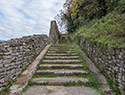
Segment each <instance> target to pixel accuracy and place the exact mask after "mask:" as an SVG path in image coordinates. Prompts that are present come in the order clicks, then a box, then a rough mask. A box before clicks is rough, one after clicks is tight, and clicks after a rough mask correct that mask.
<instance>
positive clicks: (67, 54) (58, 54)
mask: <svg viewBox="0 0 125 95" xmlns="http://www.w3.org/2000/svg"><path fill="white" fill-rule="evenodd" d="M46 55H47V56H77V55H78V53H47V54H46Z"/></svg>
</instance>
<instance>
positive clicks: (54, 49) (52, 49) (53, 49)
mask: <svg viewBox="0 0 125 95" xmlns="http://www.w3.org/2000/svg"><path fill="white" fill-rule="evenodd" d="M49 51H75V49H56V48H50V49H49Z"/></svg>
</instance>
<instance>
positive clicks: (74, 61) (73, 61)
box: [42, 60, 81, 63]
mask: <svg viewBox="0 0 125 95" xmlns="http://www.w3.org/2000/svg"><path fill="white" fill-rule="evenodd" d="M42 62H43V63H79V62H81V61H80V60H43V61H42Z"/></svg>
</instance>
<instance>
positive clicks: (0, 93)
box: [0, 81, 13, 95]
mask: <svg viewBox="0 0 125 95" xmlns="http://www.w3.org/2000/svg"><path fill="white" fill-rule="evenodd" d="M12 84H13V81H8V85H7V86H5V87H4V90H3V91H1V92H0V95H8V94H9V92H10V86H12Z"/></svg>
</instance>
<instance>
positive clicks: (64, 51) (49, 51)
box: [48, 51, 77, 53]
mask: <svg viewBox="0 0 125 95" xmlns="http://www.w3.org/2000/svg"><path fill="white" fill-rule="evenodd" d="M48 53H77V52H76V51H48Z"/></svg>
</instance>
